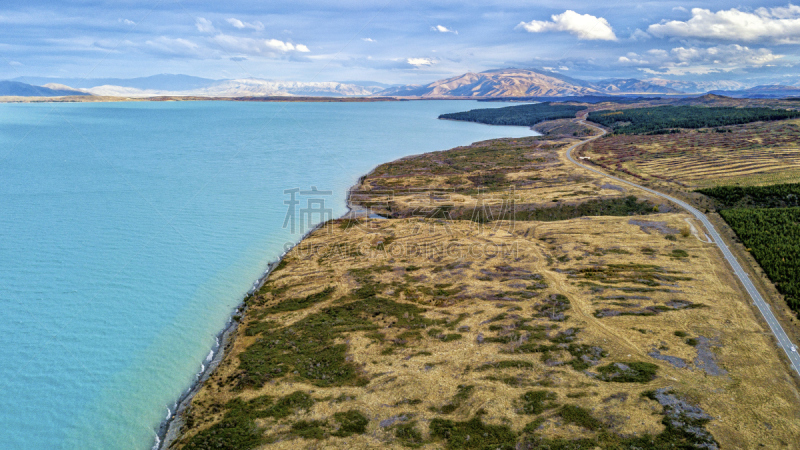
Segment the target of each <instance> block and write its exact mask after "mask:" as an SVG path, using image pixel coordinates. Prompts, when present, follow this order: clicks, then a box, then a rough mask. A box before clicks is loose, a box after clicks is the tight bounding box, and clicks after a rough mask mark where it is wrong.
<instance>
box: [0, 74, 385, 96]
mask: <svg viewBox="0 0 800 450" xmlns="http://www.w3.org/2000/svg"><path fill="white" fill-rule="evenodd" d="M8 83H17V85H15V86H17V88H16V89H15V90H9V91H8V92H9V93H5V94H2V95H18V96H23V95H24V96H43V95H40V94H37V93H36V89H35V86H31V85H46V86H52V85H59V86H63V88H64V89H65V90H71V91H70V93H66V92H65V93H60V94H52V93H51V92H50V91H47V90H42V91H41V92H43V93H44V94H45V95H44V96H51V95H76V93H79V94H78V95H102V96H118V97H152V96H209V97H262V96H291V95H297V96H320V97H329V96H336V97H353V96H370V95H373V94H375V93H376V92H379V91H382V90H384V89H386V88H388V87H390V86H391V85H388V84H384V83H378V82H370V81H351V82H336V81H312V82H303V81H268V80H259V79H255V78H248V79H237V80H212V79H208V78H200V77H193V76H189V75H172V74H161V75H153V76H150V77H142V78H130V79H122V78H94V79H82V78H44V77H19V78H15V79H14V80H12V81H10V82H8ZM21 86H29V88H28V91H25V90H23V89H22V88H21ZM38 89H41V88H38ZM11 92H19V93H11ZM22 92H28V93H27V94H23V93H22Z"/></svg>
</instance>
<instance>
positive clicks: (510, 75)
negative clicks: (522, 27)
mask: <svg viewBox="0 0 800 450" xmlns="http://www.w3.org/2000/svg"><path fill="white" fill-rule="evenodd" d="M746 87H747V86H746V85H745V84H744V83H739V82H736V81H716V82H690V81H674V80H664V79H659V78H653V79H646V80H637V79H635V78H627V79H623V78H611V79H606V80H599V81H585V80H579V79H577V78H571V77H567V76H565V75H562V74H558V73H554V72H549V71H544V70H536V69H500V70H489V71H486V72H481V73H466V74H464V75H459V76H456V77H452V78H447V79H444V80H439V81H434V82H433V83H430V84H426V85H413V84H412V85H407V86H398V87H394V88H389V89H387V90H385V91H382V92H379V93H378V95H384V96H402V97H568V96H579V95H618V94H665V95H668V94H699V93H705V92H707V91H709V90H712V89H726V90H731V89H743V88H746Z"/></svg>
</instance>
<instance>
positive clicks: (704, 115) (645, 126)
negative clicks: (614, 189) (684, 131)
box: [588, 106, 800, 134]
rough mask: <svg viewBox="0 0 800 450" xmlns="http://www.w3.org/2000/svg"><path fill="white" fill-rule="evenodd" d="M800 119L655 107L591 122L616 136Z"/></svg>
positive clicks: (786, 113) (767, 111)
mask: <svg viewBox="0 0 800 450" xmlns="http://www.w3.org/2000/svg"><path fill="white" fill-rule="evenodd" d="M795 117H800V111H794V110H788V109H772V108H734V107H729V106H724V107H703V106H656V107H651V108H635V109H624V110H620V111H595V112H591V113H589V116H588V119H589V120H590V121H592V122H595V123H599V124H600V125H604V126H606V127H609V128H612V129H613V130H614V133H615V134H663V133H670V132H676V131H677V129H678V128H714V127H723V126H727V125H740V124H743V123H750V122H761V121H772V120H783V119H791V118H795Z"/></svg>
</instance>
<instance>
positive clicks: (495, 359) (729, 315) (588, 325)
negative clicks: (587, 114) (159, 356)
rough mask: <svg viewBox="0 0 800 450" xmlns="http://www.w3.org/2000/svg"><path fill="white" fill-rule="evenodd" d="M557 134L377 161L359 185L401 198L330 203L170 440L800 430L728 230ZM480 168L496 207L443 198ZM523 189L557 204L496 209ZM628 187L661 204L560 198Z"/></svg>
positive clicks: (794, 401)
mask: <svg viewBox="0 0 800 450" xmlns="http://www.w3.org/2000/svg"><path fill="white" fill-rule="evenodd" d="M567 142H568V141H567ZM565 144H566V142H557V141H554V140H553V139H551V138H550V137H547V136H545V137H544V138H540V139H526V140H498V141H494V142H487V143H480V144H478V145H477V146H473V147H462V148H458V149H454V150H452V151H450V152H439V153H433V154H429V155H422V156H419V157H414V158H407V159H404V160H400V161H398V162H396V163H392V164H387V165H383V166H381V167H379V168H378V169H377V170H376V171H375V172H373V173H372V174H371V175H370V176H368V177H366V178H365V179H364V180H363V183H362V184H361V186H359V189H358V190H357V191H356V192H355V193H354V194H357V195H354V197H353V198H352V199H351V200H352V201H353V203H356V204H358V205H361V206H370V207H373V208H376V209H378V210H380V211H381V212H384V213H387V214H388V215H391V216H393V217H394V218H391V219H363V218H362V219H359V218H351V219H345V220H337V221H332V222H330V223H329V224H328V226H327V227H325V228H322V229H320V230H318V231H316V232H315V233H313V234H312V235H311V236H309V237H308V238H307V239H305V240H304V241H303V242H302V243H301V244H300V245H298V246H297V247H295V248H294V249H293V250H292V251H291V252H289V253H288V254H287V255H286V257H285V258H284V261H283V262H282V263H281V264H280V265H279V266H278V267H277V268H276V270H275V271H274V272H273V273H272V274H271V276H270V277H269V280H268V282H267V283H266V284H265V285H264V286H263V287H262V288H261V289H260V290H259V291H258V292H257V293H256V294H255V295H253V296H252V297H250V298H248V299H247V300H246V304H247V311H246V313H245V314H244V316H243V317H242V318H241V319H240V326H239V328H238V330H237V336H236V339H235V341H234V343H233V346H232V347H231V348H230V349H228V353H227V355H226V357H225V359H224V360H223V362H222V363H221V365H220V367H219V368H218V370H217V371H216V372H215V373H214V374H213V375H212V377H211V379H210V380H209V381H208V382H207V383H205V384H204V386H203V388H202V390H201V391H200V393H199V394H198V395H197V396H196V397H195V398H194V400H193V402H192V406H191V408H190V410H189V412H188V413H187V414H186V416H185V417H184V423H185V426H184V429H183V432H182V437H181V440H180V441H178V442H177V443H176V445H175V446H176V447H180V448H187V449H206V448H223V449H225V448H231V449H233V448H237V449H249V448H276V449H277V448H285V449H294V448H348V449H349V448H450V449H461V448H596V447H601V448H654V449H658V448H755V447H758V446H759V445H762V446H764V447H766V448H782V447H790V446H792V445H795V443H796V437H797V436H798V435H800V421H798V420H796V419H797V418H798V417H800V401H799V400H800V392H798V390H797V388H796V386H795V384H794V382H793V380H792V379H791V378H790V376H789V374H788V372H787V370H786V368H785V366H784V365H783V363H782V362H781V360H780V359H779V355H778V350H777V349H776V348H775V347H774V346H773V344H772V343H771V341H770V338H769V336H768V334H766V333H765V330H764V328H763V327H762V326H761V325H760V323H759V322H758V320H757V319H756V316H755V315H754V312H753V310H752V309H751V307H750V305H749V304H748V301H747V300H746V298H745V297H744V296H743V295H742V293H740V292H739V291H738V290H737V288H736V283H735V281H734V279H733V278H732V275H731V274H730V272H729V269H728V268H727V267H726V266H725V263H724V261H723V259H722V258H721V255H720V254H719V253H718V250H717V249H716V247H714V246H713V245H711V244H706V243H705V242H703V241H701V240H700V239H698V237H696V236H695V235H693V234H692V232H691V231H690V229H689V227H688V226H687V222H686V219H688V218H689V216H687V215H686V214H683V213H678V212H674V211H670V210H668V209H663V211H664V212H659V211H657V209H658V206H659V205H658V202H657V201H656V200H655V199H652V198H649V197H648V196H647V195H646V194H644V193H640V192H633V191H630V190H625V192H622V191H620V189H621V188H619V187H616V186H610V185H607V184H604V181H603V180H602V179H601V178H599V177H594V176H593V175H590V174H588V173H582V172H581V171H580V170H579V169H577V168H573V167H571V166H569V165H567V164H566V163H565V162H564V154H563V153H564V149H565ZM492 156H494V158H491V157H492ZM492 161H497V164H491V162H492ZM498 174H502V175H503V176H502V177H500V176H499V175H498ZM453 177H457V179H458V182H456V183H447V180H448V179H452V178H453ZM537 177H538V178H537ZM530 178H537V179H530ZM529 181H530V182H532V183H529V184H526V183H527V182H529ZM448 186H449V188H448V189H450V191H451V194H452V195H450V196H446V197H445V196H443V195H441V191H442V190H443V189H444V188H445V187H448ZM570 186H571V187H572V189H570ZM604 186H605V187H604ZM387 189H388V190H396V191H397V192H398V193H399V194H398V195H388V194H387V193H386V192H385V191H386V190H387ZM403 189H416V191H415V193H408V192H404V191H403ZM486 190H491V193H492V197H491V198H490V199H489V200H488V201H487V202H488V205H489V208H488V211H489V212H490V213H491V214H492V215H484V216H482V217H476V218H471V217H470V218H464V219H461V220H458V219H453V218H452V217H449V213H450V212H452V211H455V210H457V209H458V208H459V207H458V205H457V203H458V202H457V200H458V199H462V200H463V203H467V202H477V201H481V200H482V199H483V197H481V195H482V194H481V192H483V191H486ZM518 190H522V191H524V192H522V193H520V194H519V196H520V200H519V204H522V205H525V206H526V207H527V208H529V209H526V211H540V210H543V211H546V212H547V211H548V209H547V208H552V207H553V206H554V205H555V206H556V207H557V208H558V207H559V206H558V204H561V206H560V208H561V209H560V210H559V211H561V212H560V213H559V214H563V216H559V217H553V220H550V221H540V220H530V219H531V217H527V218H526V220H515V221H511V220H507V219H503V218H502V217H501V216H494V215H493V213H494V212H496V211H502V205H504V204H505V203H504V201H503V199H509V198H512V197H513V196H514V195H517V194H516V191H518ZM575 192H581V193H580V194H578V195H574V196H573V197H572V200H570V201H569V202H565V201H563V200H561V199H562V198H570V197H567V195H568V194H570V193H575ZM628 196H633V197H634V201H635V203H637V204H638V203H641V202H650V204H652V205H653V206H654V208H651V209H650V210H649V211H631V210H625V211H620V212H619V214H620V215H619V216H607V215H600V216H582V217H574V218H573V217H570V216H571V215H574V214H570V213H566V212H564V211H565V210H570V208H572V210H576V209H580V206H579V205H582V204H588V203H589V202H592V201H601V200H604V199H605V200H610V201H612V202H613V204H614V205H617V206H618V205H619V204H620V202H622V203H624V202H625V201H627V197H628ZM554 199H555V200H556V201H555V202H554V201H553V200H554ZM443 204H446V205H448V206H450V208H449V209H448V208H442V207H441V206H442V205H443ZM567 204H568V205H570V207H569V208H567V207H565V206H564V205H567ZM492 207H494V209H492ZM381 208H382V209H381ZM461 208H462V209H463V210H468V209H470V208H472V210H473V211H474V209H475V207H468V206H462V207H461ZM654 209H655V210H654ZM419 210H424V211H427V212H426V213H425V214H415V213H414V211H419ZM437 211H438V212H437ZM550 212H552V211H550ZM635 212H638V213H639V214H637V215H630V214H632V213H635ZM643 212H646V213H647V214H642V213H643ZM445 213H448V214H445ZM536 214H539V213H536ZM534 215H535V214H534ZM579 215H580V214H579ZM470 219H471V220H470ZM556 219H561V220H556ZM695 226H698V227H699V225H698V224H695ZM701 232H702V231H701ZM767 380H768V381H767ZM765 382H768V383H769V390H768V391H767V390H765V389H764V384H765ZM676 446H677V447H676Z"/></svg>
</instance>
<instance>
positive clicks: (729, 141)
mask: <svg viewBox="0 0 800 450" xmlns="http://www.w3.org/2000/svg"><path fill="white" fill-rule="evenodd" d="M798 139H800V121H797V120H785V121H777V122H767V123H752V124H746V125H736V126H727V127H720V128H714V129H700V130H683V131H682V132H680V133H676V134H662V135H649V136H641V135H615V136H608V137H604V138H601V139H598V140H596V141H594V142H592V143H591V144H589V145H587V146H585V147H584V149H582V151H581V152H580V155H582V156H588V157H590V158H591V161H592V162H593V163H594V164H596V165H598V166H600V167H602V168H603V169H605V170H606V171H608V172H610V173H613V172H616V173H617V174H623V175H627V176H628V177H631V178H632V179H636V180H639V181H643V182H648V183H655V184H662V183H663V184H670V185H673V186H677V187H681V188H688V189H697V188H707V187H713V186H719V185H742V186H747V185H767V184H776V183H789V182H792V181H796V180H797V179H799V178H800V147H798V144H797V143H798Z"/></svg>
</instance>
